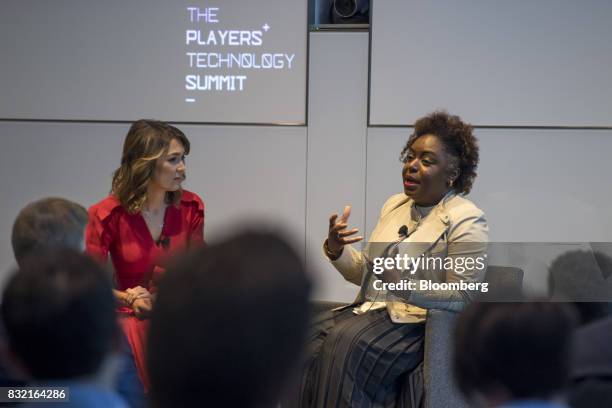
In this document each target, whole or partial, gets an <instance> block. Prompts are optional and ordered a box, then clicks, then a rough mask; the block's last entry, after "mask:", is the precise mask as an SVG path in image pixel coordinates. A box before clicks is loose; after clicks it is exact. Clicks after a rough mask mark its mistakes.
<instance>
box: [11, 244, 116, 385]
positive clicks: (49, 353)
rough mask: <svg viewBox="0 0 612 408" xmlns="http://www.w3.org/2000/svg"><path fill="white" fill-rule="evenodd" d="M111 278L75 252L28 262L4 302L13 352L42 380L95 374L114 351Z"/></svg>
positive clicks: (47, 254)
mask: <svg viewBox="0 0 612 408" xmlns="http://www.w3.org/2000/svg"><path fill="white" fill-rule="evenodd" d="M114 309H115V301H114V298H113V293H112V286H111V280H110V276H108V274H107V273H106V272H105V271H104V270H103V269H102V267H101V266H99V265H98V264H97V263H96V262H95V261H94V260H92V259H90V258H89V257H88V256H86V255H84V254H80V253H78V252H75V251H72V250H67V249H64V250H55V251H43V252H41V253H39V254H37V256H36V257H29V258H27V259H26V260H25V261H24V263H23V265H22V266H21V268H20V269H19V270H18V271H16V272H15V273H14V274H13V276H12V277H11V278H10V280H9V282H8V284H7V286H6V287H5V289H4V295H3V297H2V306H1V312H2V320H3V322H4V325H5V327H6V332H7V335H8V340H9V347H10V349H11V350H12V351H13V352H14V353H15V354H16V355H17V357H18V358H19V359H20V360H21V362H22V363H23V364H24V365H25V367H26V368H27V369H28V371H29V372H30V374H31V375H32V376H33V377H34V378H36V379H41V380H50V379H69V378H78V377H82V376H87V375H91V374H94V373H95V372H96V371H97V370H98V369H99V368H100V365H101V363H102V361H103V359H104V357H105V356H106V355H107V353H109V351H110V350H111V349H112V348H113V347H114V346H115V341H116V339H117V337H116V336H117V333H118V332H117V323H116V320H115V319H116V317H115V310H114Z"/></svg>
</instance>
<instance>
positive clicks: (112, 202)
mask: <svg viewBox="0 0 612 408" xmlns="http://www.w3.org/2000/svg"><path fill="white" fill-rule="evenodd" d="M122 209H123V207H122V206H121V202H120V201H119V199H118V198H117V197H116V196H114V195H112V194H111V195H109V196H107V197H106V198H104V199H103V200H101V201H99V202H97V203H96V204H94V205H92V206H91V207H89V216H90V217H96V218H99V219H100V220H105V219H106V218H108V217H109V216H110V215H111V214H112V213H113V212H117V211H120V210H122Z"/></svg>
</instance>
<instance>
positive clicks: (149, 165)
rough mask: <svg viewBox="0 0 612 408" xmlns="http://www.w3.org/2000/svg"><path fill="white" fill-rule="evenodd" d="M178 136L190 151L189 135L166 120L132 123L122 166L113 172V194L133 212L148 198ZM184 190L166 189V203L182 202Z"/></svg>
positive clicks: (186, 152) (122, 158) (126, 140)
mask: <svg viewBox="0 0 612 408" xmlns="http://www.w3.org/2000/svg"><path fill="white" fill-rule="evenodd" d="M173 139H177V140H178V141H179V142H181V143H182V144H183V147H184V148H185V154H188V153H189V140H188V139H187V136H185V134H184V133H183V132H182V131H180V130H179V129H177V128H175V127H174V126H172V125H169V124H167V123H165V122H160V121H157V120H150V119H140V120H137V121H136V122H134V123H133V124H132V126H131V127H130V130H129V131H128V133H127V135H126V137H125V141H124V143H123V154H122V156H121V166H120V167H119V168H118V169H117V170H115V173H114V174H113V185H112V189H111V194H113V195H115V196H116V197H117V198H118V199H119V201H120V202H121V205H122V206H123V207H124V208H125V209H126V210H128V212H130V213H136V212H138V211H140V210H141V209H142V206H143V205H144V203H145V201H146V199H147V187H148V185H149V182H150V181H151V179H152V178H153V174H154V172H155V166H156V164H157V160H159V159H160V158H161V157H162V156H163V155H164V154H165V153H166V152H167V151H168V148H169V146H170V142H171V141H172V140H173ZM181 194H182V190H178V191H168V192H166V203H168V204H175V205H176V204H178V202H179V200H180V199H181Z"/></svg>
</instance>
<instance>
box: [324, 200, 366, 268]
mask: <svg viewBox="0 0 612 408" xmlns="http://www.w3.org/2000/svg"><path fill="white" fill-rule="evenodd" d="M350 215H351V206H350V205H347V206H345V207H344V211H343V212H342V215H341V216H340V218H338V214H332V215H331V217H329V231H328V234H327V245H326V249H327V252H328V255H329V256H330V258H332V260H333V259H337V258H338V257H339V256H340V255H341V254H342V248H343V247H344V246H345V245H347V244H352V243H355V242H359V241H361V240H362V239H363V237H362V236H361V235H358V236H356V237H351V235H354V234H356V233H357V232H359V229H358V228H352V229H347V226H348V224H347V221H348V218H349V216H350Z"/></svg>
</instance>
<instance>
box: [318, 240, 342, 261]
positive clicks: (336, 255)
mask: <svg viewBox="0 0 612 408" xmlns="http://www.w3.org/2000/svg"><path fill="white" fill-rule="evenodd" d="M342 249H343V248H340V252H338V253H335V252H332V251H331V250H330V249H329V245H328V242H327V240H325V242H324V243H323V250H324V251H325V255H326V256H327V257H328V258H329V259H330V260H332V261H335V260H336V259H338V258H340V255H342Z"/></svg>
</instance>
